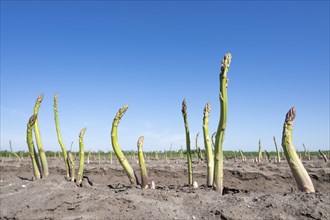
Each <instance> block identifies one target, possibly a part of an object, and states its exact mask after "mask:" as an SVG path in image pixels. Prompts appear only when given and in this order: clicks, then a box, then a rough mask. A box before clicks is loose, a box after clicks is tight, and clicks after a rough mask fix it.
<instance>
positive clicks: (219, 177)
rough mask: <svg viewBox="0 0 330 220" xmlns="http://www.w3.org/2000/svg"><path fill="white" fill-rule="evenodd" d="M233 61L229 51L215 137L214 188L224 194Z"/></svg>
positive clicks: (221, 82)
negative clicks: (225, 141)
mask: <svg viewBox="0 0 330 220" xmlns="http://www.w3.org/2000/svg"><path fill="white" fill-rule="evenodd" d="M230 62H231V54H230V53H227V54H226V55H225V56H224V58H223V59H222V62H221V72H220V107H221V112H220V121H219V125H218V130H217V134H216V137H215V153H214V159H215V162H214V184H213V189H214V190H215V191H217V192H219V193H220V195H222V190H223V148H222V144H223V141H224V137H225V129H226V123H227V112H228V97H227V86H228V78H227V72H228V69H229V66H230Z"/></svg>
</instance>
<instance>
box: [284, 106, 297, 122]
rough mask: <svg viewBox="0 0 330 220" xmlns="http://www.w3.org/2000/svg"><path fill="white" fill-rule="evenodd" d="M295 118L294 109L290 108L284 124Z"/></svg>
mask: <svg viewBox="0 0 330 220" xmlns="http://www.w3.org/2000/svg"><path fill="white" fill-rule="evenodd" d="M295 117H296V108H295V107H292V108H290V110H289V111H288V113H286V116H285V122H289V121H293V120H294V118H295Z"/></svg>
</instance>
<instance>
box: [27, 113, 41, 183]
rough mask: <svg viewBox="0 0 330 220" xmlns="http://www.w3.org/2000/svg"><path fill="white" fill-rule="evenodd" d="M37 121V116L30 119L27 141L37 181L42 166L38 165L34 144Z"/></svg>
mask: <svg viewBox="0 0 330 220" xmlns="http://www.w3.org/2000/svg"><path fill="white" fill-rule="evenodd" d="M36 120H37V115H32V116H31V117H30V119H29V122H28V123H27V130H26V141H27V145H28V147H29V154H30V158H31V161H32V168H33V174H34V177H35V178H36V179H40V178H41V175H40V165H39V164H38V162H37V161H38V157H36V150H35V148H34V143H33V136H32V129H33V126H34V124H35V122H36Z"/></svg>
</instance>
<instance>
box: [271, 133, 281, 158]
mask: <svg viewBox="0 0 330 220" xmlns="http://www.w3.org/2000/svg"><path fill="white" fill-rule="evenodd" d="M273 140H274V144H275V148H276V154H277V162H278V163H280V162H281V155H280V152H279V151H278V147H277V143H276V139H275V136H274V137H273Z"/></svg>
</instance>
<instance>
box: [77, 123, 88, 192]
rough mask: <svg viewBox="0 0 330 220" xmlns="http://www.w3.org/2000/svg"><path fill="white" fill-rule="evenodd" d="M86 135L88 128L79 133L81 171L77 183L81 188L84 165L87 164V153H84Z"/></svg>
mask: <svg viewBox="0 0 330 220" xmlns="http://www.w3.org/2000/svg"><path fill="white" fill-rule="evenodd" d="M85 133H86V128H83V129H81V131H80V133H79V170H78V175H77V180H76V183H77V185H78V186H81V183H82V178H83V173H84V163H85V152H84V140H83V138H84V135H85Z"/></svg>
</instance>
